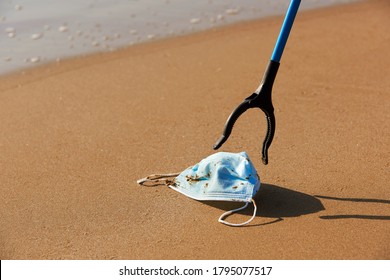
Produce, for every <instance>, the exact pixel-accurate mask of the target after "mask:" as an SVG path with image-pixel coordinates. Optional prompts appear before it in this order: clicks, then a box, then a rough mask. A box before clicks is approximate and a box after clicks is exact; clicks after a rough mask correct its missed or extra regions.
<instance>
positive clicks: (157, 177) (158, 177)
mask: <svg viewBox="0 0 390 280" xmlns="http://www.w3.org/2000/svg"><path fill="white" fill-rule="evenodd" d="M179 174H180V173H167V174H152V175H149V176H147V177H145V178H142V179H139V180H137V184H140V185H142V184H144V183H147V182H152V183H159V182H166V178H171V177H176V176H178V175H179Z"/></svg>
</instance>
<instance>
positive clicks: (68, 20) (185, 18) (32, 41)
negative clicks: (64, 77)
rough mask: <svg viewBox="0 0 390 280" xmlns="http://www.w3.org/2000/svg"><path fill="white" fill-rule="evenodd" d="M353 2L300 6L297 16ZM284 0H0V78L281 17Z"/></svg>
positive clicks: (310, 0)
mask: <svg viewBox="0 0 390 280" xmlns="http://www.w3.org/2000/svg"><path fill="white" fill-rule="evenodd" d="M352 1H354V0H302V3H301V7H300V10H305V9H312V8H318V7H324V6H329V5H334V4H338V3H348V2H352ZM289 4H290V0H196V1H191V0H66V1H65V0H1V1H0V75H1V74H5V73H7V72H11V71H16V70H20V69H24V68H27V67H31V66H35V65H39V64H42V63H47V62H51V61H58V62H59V61H61V60H62V59H64V58H67V57H72V56H79V55H84V54H88V53H93V52H106V51H113V50H116V49H118V48H123V47H126V46H131V45H134V44H137V43H141V42H145V41H150V40H156V39H161V38H165V37H172V36H179V35H183V34H188V33H191V32H195V31H200V30H205V29H210V28H215V27H218V26H222V25H226V24H232V23H235V22H239V21H245V20H251V19H257V18H262V17H266V16H271V15H279V14H284V13H285V12H286V10H287V8H288V5H289Z"/></svg>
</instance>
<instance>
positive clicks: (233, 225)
mask: <svg viewBox="0 0 390 280" xmlns="http://www.w3.org/2000/svg"><path fill="white" fill-rule="evenodd" d="M251 202H252V203H253V208H254V210H253V215H252V217H251V218H250V219H249V220H248V221H246V222H243V223H241V224H232V223H229V222H226V221H225V220H224V218H225V217H226V216H229V215H231V214H233V213H235V212H238V211H241V210H243V209H245V208H247V207H248V205H249V202H247V203H245V205H244V206H242V207H240V208H237V209H234V210H230V211H227V212H225V213H223V214H222V215H221V217H219V219H218V222H220V223H222V224H224V225H227V226H232V227H241V226H245V225H247V224H249V223H250V222H252V220H253V219H254V218H255V217H256V212H257V207H256V203H255V201H254V199H253V198H252V199H251Z"/></svg>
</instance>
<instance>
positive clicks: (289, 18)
mask: <svg viewBox="0 0 390 280" xmlns="http://www.w3.org/2000/svg"><path fill="white" fill-rule="evenodd" d="M299 4H301V0H291V3H290V6H289V7H288V10H287V13H286V17H285V18H284V22H283V25H282V28H281V30H280V33H279V37H278V40H277V41H276V45H275V49H274V52H273V53H272V57H271V60H272V61H275V62H278V63H280V58H281V57H282V54H283V50H284V47H285V46H286V43H287V39H288V35H289V34H290V30H291V27H292V25H293V23H294V19H295V16H296V14H297V12H298V8H299Z"/></svg>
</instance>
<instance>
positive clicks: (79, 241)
mask: <svg viewBox="0 0 390 280" xmlns="http://www.w3.org/2000/svg"><path fill="white" fill-rule="evenodd" d="M389 15H390V3H389V1H387V0H372V1H363V2H360V3H356V4H352V5H344V6H337V7H332V8H326V9H321V10H316V11H308V12H302V13H300V14H299V15H298V16H297V20H296V23H295V25H294V27H293V30H292V34H291V37H290V39H289V42H288V44H287V47H286V50H285V53H284V56H283V58H282V61H281V67H280V70H279V73H278V76H277V78H276V82H275V86H274V89H273V101H274V106H275V113H276V120H277V130H276V136H275V139H274V142H273V144H272V146H271V149H270V163H269V165H268V166H263V165H262V164H261V159H260V151H261V143H262V140H263V137H264V132H265V131H264V130H265V119H264V116H263V114H262V113H261V112H260V111H256V110H251V111H248V112H247V113H246V114H245V115H243V116H242V118H240V119H239V121H238V122H237V124H236V126H235V128H234V130H233V133H232V135H231V137H230V139H229V140H228V142H227V143H226V144H225V145H224V146H223V148H222V149H221V150H222V151H231V152H240V151H246V152H247V153H248V154H249V156H250V157H251V159H252V160H253V162H254V164H255V166H256V168H257V170H258V172H259V175H260V177H261V180H262V183H263V185H262V189H261V191H260V195H259V198H258V206H259V212H258V215H257V217H256V218H255V220H254V221H253V222H252V224H251V226H249V227H245V228H232V227H227V226H224V225H222V224H220V223H218V222H217V218H218V217H219V215H220V214H221V213H222V212H223V211H225V210H226V209H229V208H230V207H235V206H236V205H235V204H234V205H232V204H224V203H218V204H216V203H201V202H197V201H194V200H191V199H188V198H186V197H185V196H183V195H180V194H178V193H176V192H174V191H172V190H170V189H168V188H165V187H156V188H145V187H140V186H138V185H137V184H136V180H137V179H139V178H141V177H144V176H146V175H149V174H152V173H157V172H164V173H166V172H175V171H182V170H183V169H185V168H186V167H188V166H189V165H192V164H195V163H196V162H198V161H199V160H201V159H202V158H204V157H206V156H208V155H210V154H211V153H213V152H214V151H213V150H212V148H211V147H212V144H213V143H214V142H215V141H216V139H217V138H218V137H219V135H220V133H221V132H222V129H223V125H224V123H225V120H226V118H227V116H228V115H229V114H230V112H231V110H232V109H233V108H234V107H235V106H236V105H237V104H239V102H241V101H242V100H243V98H245V97H246V96H248V95H250V94H251V92H252V91H253V90H255V89H256V88H257V86H258V83H259V81H260V79H261V76H262V74H263V71H264V69H265V67H266V65H267V63H268V59H269V57H270V55H271V53H272V49H273V45H274V43H275V40H276V38H277V35H278V33H279V28H280V26H281V22H282V17H273V18H268V19H264V20H259V21H255V22H248V23H241V24H236V25H233V26H229V27H224V28H221V29H218V30H211V31H207V32H202V33H197V34H193V35H189V36H183V37H180V38H173V39H167V40H163V41H156V42H152V43H148V44H142V45H138V46H134V47H132V48H129V49H125V50H120V51H117V52H114V53H109V54H100V55H92V56H88V57H85V58H75V59H70V60H67V61H64V62H61V63H57V64H56V63H54V64H50V65H46V66H44V67H39V68H36V69H34V70H29V71H26V72H25V73H24V74H18V73H15V74H12V75H8V76H5V77H2V78H0V119H1V122H0V170H1V173H0V213H1V215H0V258H1V259H389V257H390V245H389V244H390V242H389V241H390V211H389V210H390V205H389V204H390V193H389V179H390V178H389V162H390V154H389V147H390V141H389V131H390V129H389V125H390V121H389V120H390V108H389V104H390V102H389V101H390V97H389V92H390V79H389V77H390V68H389V65H390V52H389V50H390V33H389V32H388V31H389V30H388V27H389V26H390V17H389ZM251 211H252V210H251V209H248V211H246V212H244V214H242V215H235V216H232V217H229V221H232V222H239V221H242V220H246V219H247V218H248V217H249V215H250V213H251Z"/></svg>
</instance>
